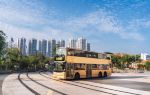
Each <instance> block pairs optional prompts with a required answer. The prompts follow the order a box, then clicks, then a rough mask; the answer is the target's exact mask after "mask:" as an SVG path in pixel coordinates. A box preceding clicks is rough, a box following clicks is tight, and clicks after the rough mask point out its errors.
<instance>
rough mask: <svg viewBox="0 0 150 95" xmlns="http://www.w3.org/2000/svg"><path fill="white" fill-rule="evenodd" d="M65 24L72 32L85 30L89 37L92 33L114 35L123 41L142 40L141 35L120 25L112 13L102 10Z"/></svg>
mask: <svg viewBox="0 0 150 95" xmlns="http://www.w3.org/2000/svg"><path fill="white" fill-rule="evenodd" d="M65 23H67V25H68V27H69V28H71V30H72V31H76V32H77V31H79V32H84V31H85V30H86V33H87V32H88V33H89V32H90V34H89V35H91V34H92V33H93V34H99V33H114V34H117V35H119V36H120V37H121V38H123V39H134V40H139V41H141V40H144V37H143V36H142V35H141V34H139V33H138V32H132V29H130V30H128V29H127V27H125V26H122V25H121V24H120V22H119V20H118V19H117V18H116V17H114V16H113V15H112V13H108V12H107V11H106V10H102V9H100V10H98V11H95V12H91V13H89V14H86V15H83V16H81V17H78V18H74V19H72V20H70V21H68V22H65ZM90 28H91V29H90ZM86 33H85V34H86Z"/></svg>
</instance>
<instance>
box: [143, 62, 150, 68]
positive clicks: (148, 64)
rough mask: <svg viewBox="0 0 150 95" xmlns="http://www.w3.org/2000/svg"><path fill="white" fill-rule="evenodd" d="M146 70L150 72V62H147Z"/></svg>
mask: <svg viewBox="0 0 150 95" xmlns="http://www.w3.org/2000/svg"><path fill="white" fill-rule="evenodd" d="M144 65H145V69H146V70H150V62H145V64H144Z"/></svg>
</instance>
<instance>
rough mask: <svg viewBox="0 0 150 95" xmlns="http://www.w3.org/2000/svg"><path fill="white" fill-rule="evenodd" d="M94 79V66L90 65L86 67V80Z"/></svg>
mask: <svg viewBox="0 0 150 95" xmlns="http://www.w3.org/2000/svg"><path fill="white" fill-rule="evenodd" d="M91 77H92V66H91V65H90V64H87V65H86V78H91Z"/></svg>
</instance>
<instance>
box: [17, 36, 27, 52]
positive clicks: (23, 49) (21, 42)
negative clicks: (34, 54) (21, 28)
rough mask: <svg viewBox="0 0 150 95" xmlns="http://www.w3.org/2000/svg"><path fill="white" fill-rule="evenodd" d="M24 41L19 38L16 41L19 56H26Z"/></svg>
mask: <svg viewBox="0 0 150 95" xmlns="http://www.w3.org/2000/svg"><path fill="white" fill-rule="evenodd" d="M26 47H27V46H26V39H25V38H20V39H18V48H19V50H20V53H21V55H26Z"/></svg>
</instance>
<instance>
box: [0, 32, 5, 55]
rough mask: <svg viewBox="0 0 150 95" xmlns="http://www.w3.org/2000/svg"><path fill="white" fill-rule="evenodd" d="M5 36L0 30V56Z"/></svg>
mask: <svg viewBox="0 0 150 95" xmlns="http://www.w3.org/2000/svg"><path fill="white" fill-rule="evenodd" d="M5 38H6V35H5V33H4V32H3V31H1V30H0V57H1V55H2V51H3V49H4V48H5Z"/></svg>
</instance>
